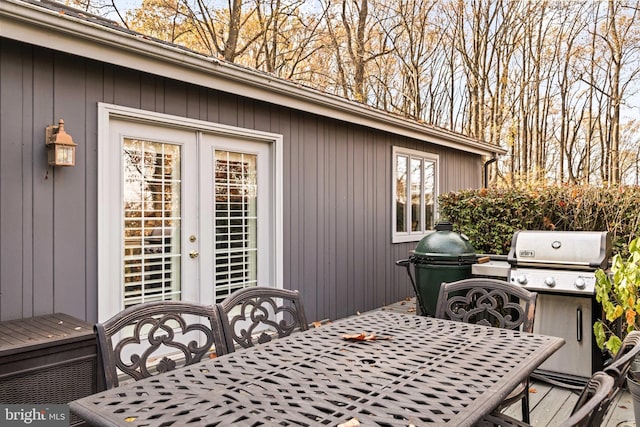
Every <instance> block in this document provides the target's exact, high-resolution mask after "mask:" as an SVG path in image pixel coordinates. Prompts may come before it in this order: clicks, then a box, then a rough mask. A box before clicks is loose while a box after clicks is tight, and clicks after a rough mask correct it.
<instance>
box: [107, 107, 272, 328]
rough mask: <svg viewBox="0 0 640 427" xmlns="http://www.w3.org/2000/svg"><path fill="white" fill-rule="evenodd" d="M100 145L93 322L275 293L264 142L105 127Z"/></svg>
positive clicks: (132, 123)
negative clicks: (161, 305) (263, 290)
mask: <svg viewBox="0 0 640 427" xmlns="http://www.w3.org/2000/svg"><path fill="white" fill-rule="evenodd" d="M196 124H200V123H196ZM105 136H106V135H105ZM107 143H108V149H103V150H99V151H100V153H99V156H103V157H106V158H105V159H99V163H100V165H101V168H102V172H100V173H99V175H100V177H99V188H100V191H99V193H101V196H100V197H99V220H98V222H99V241H100V242H99V258H100V259H99V264H100V266H101V267H99V276H100V277H99V302H98V307H99V310H98V315H99V320H105V319H106V318H108V317H110V316H111V315H113V314H115V313H117V312H118V311H120V310H122V309H124V308H126V307H129V306H132V305H135V304H138V303H141V302H146V301H157V300H189V301H199V302H201V303H204V304H213V303H215V302H218V301H220V300H222V299H224V298H225V297H226V296H227V295H229V293H231V292H233V291H234V290H236V289H240V288H243V287H248V286H255V285H258V284H261V285H270V286H277V282H278V279H277V277H276V276H277V271H276V270H277V267H276V266H277V260H276V259H275V258H276V255H275V254H276V253H277V251H274V242H276V241H277V240H278V238H277V227H276V225H275V224H276V222H277V221H275V218H276V215H277V214H276V210H275V200H276V198H274V194H276V193H277V189H276V188H275V185H276V182H277V180H276V179H275V178H274V144H273V143H272V142H270V141H268V140H266V141H260V140H259V139H258V140H257V139H256V138H255V136H253V135H243V132H241V131H236V132H216V129H207V128H206V127H205V128H204V129H203V128H202V126H200V127H198V126H194V127H193V128H188V127H184V126H171V125H170V124H163V123H148V122H143V121H137V120H128V119H114V118H111V119H110V120H109V122H108V141H107ZM105 168H106V169H107V170H105ZM104 242H108V243H107V244H105V243H104ZM115 272H117V274H116V273H115ZM105 276H106V277H105ZM116 276H117V277H116Z"/></svg>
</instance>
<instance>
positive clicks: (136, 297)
mask: <svg viewBox="0 0 640 427" xmlns="http://www.w3.org/2000/svg"><path fill="white" fill-rule="evenodd" d="M122 155H123V157H122V161H123V166H124V167H123V171H124V177H123V183H124V188H123V198H124V203H123V214H124V215H123V217H124V236H123V237H124V280H123V283H124V295H123V299H124V306H125V307H129V306H131V305H134V304H138V303H141V302H146V301H158V300H162V301H164V300H180V293H181V284H180V262H181V251H180V224H181V219H182V218H181V209H180V197H181V194H180V189H181V183H182V182H181V177H180V166H181V165H180V147H179V146H177V145H172V144H163V143H158V142H151V141H144V140H139V139H127V138H125V139H124V145H123V153H122Z"/></svg>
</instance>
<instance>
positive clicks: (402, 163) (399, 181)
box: [396, 156, 409, 233]
mask: <svg viewBox="0 0 640 427" xmlns="http://www.w3.org/2000/svg"><path fill="white" fill-rule="evenodd" d="M408 161H409V158H408V157H407V156H396V232H398V233H403V232H406V231H408V230H407V226H406V212H405V207H406V205H407V162H408Z"/></svg>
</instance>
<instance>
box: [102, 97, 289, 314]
mask: <svg viewBox="0 0 640 427" xmlns="http://www.w3.org/2000/svg"><path fill="white" fill-rule="evenodd" d="M112 119H122V120H127V121H130V122H133V123H135V122H139V123H146V124H161V125H163V126H169V127H174V128H178V129H182V130H187V131H194V132H205V133H208V134H214V135H221V136H231V137H236V138H241V139H250V140H254V141H257V142H266V143H269V144H272V165H271V166H272V170H273V171H274V174H273V180H274V182H273V185H272V189H273V194H272V198H273V200H272V203H273V205H272V206H273V225H272V226H273V237H274V241H273V243H272V248H273V251H274V253H273V255H274V257H273V259H274V263H275V265H274V266H273V271H274V283H272V284H271V285H272V286H274V287H278V288H282V286H283V194H282V191H283V176H282V166H283V136H282V135H280V134H275V133H269V132H263V131H258V130H254V129H245V128H239V127H233V126H228V125H223V124H219V123H213V122H207V121H203V120H196V119H191V118H186V117H179V116H173V115H169V114H164V113H156V112H152V111H146V110H140V109H136V108H130V107H123V106H119V105H113V104H106V103H99V104H98V150H97V151H98V153H97V154H98V171H97V176H98V183H97V185H98V188H97V190H98V197H97V202H98V218H97V219H98V223H97V224H98V242H97V244H98V248H97V249H98V301H97V304H98V321H104V320H106V319H107V318H109V317H111V316H112V315H113V314H115V313H114V312H113V307H117V306H120V304H121V302H120V301H113V298H114V292H110V287H113V286H114V282H113V278H114V275H117V277H118V280H117V281H116V282H115V283H118V284H119V283H120V278H121V277H122V275H121V274H119V273H120V272H121V270H120V269H121V268H122V253H121V251H116V250H114V248H113V246H112V245H111V244H110V241H111V240H113V238H112V236H114V235H117V236H121V235H122V233H121V230H119V231H120V233H118V230H114V229H113V228H112V227H111V226H109V224H111V222H112V221H113V219H112V218H111V216H112V215H113V214H112V212H111V211H112V210H110V209H108V207H109V205H110V203H111V201H112V200H114V199H113V191H118V193H119V191H120V190H119V188H116V189H115V190H114V187H119V186H114V185H112V183H113V181H114V178H115V177H116V176H121V174H118V171H114V170H113V165H114V164H120V160H119V158H118V159H116V158H114V153H118V154H117V155H118V156H119V150H113V146H112V143H111V141H110V122H111V120H112ZM114 162H118V163H114ZM116 174H118V175H116ZM119 182H120V181H119V180H118V183H119ZM120 227H121V226H120ZM114 266H118V269H115V268H114ZM114 270H116V271H115V272H114Z"/></svg>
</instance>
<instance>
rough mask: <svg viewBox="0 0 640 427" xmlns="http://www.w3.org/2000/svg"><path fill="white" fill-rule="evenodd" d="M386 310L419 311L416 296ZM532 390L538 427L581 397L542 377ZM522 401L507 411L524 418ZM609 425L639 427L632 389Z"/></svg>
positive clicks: (565, 413) (549, 424)
mask: <svg viewBox="0 0 640 427" xmlns="http://www.w3.org/2000/svg"><path fill="white" fill-rule="evenodd" d="M382 310H392V311H397V312H400V313H412V314H415V298H408V299H406V300H403V301H399V302H396V303H394V304H391V305H388V306H385V307H383V308H382ZM529 390H530V393H529V405H530V417H531V424H532V425H534V426H545V427H554V426H558V425H560V423H562V421H564V420H565V419H566V418H568V417H569V414H571V410H572V409H573V406H574V405H575V403H576V401H577V400H578V392H579V391H576V390H571V389H568V388H565V387H561V386H558V385H551V384H549V383H546V382H544V381H541V380H537V379H532V381H531V387H530V389H529ZM520 405H521V404H520V402H516V403H514V404H513V405H512V406H511V407H509V408H507V409H506V410H505V411H506V413H507V414H508V415H511V416H513V417H515V418H517V419H521V415H522V412H521V411H522V409H521V406H520ZM602 425H603V426H605V427H635V425H636V423H635V420H634V413H633V403H632V401H631V395H630V394H629V391H628V390H626V389H625V390H623V392H622V393H621V394H620V395H618V396H617V397H616V400H615V401H614V402H613V403H612V404H611V407H610V408H609V411H608V412H607V415H606V416H605V420H604V423H603V424H602Z"/></svg>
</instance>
